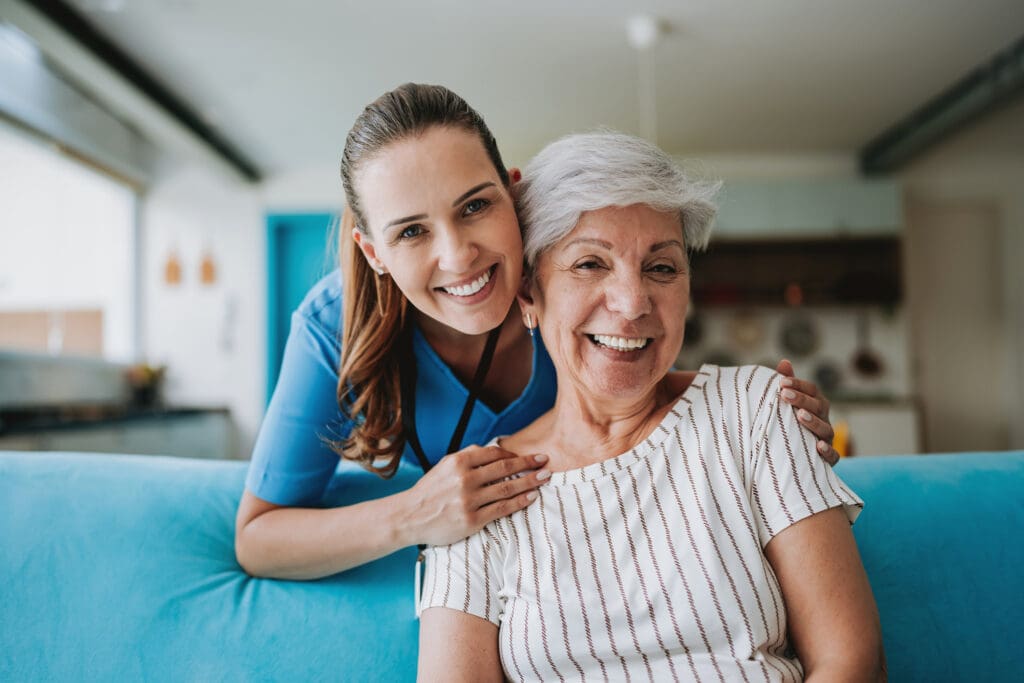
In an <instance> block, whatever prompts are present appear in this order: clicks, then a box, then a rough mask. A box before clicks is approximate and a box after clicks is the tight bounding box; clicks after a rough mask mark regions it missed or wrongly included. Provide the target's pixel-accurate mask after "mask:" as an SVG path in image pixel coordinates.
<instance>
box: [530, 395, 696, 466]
mask: <svg viewBox="0 0 1024 683" xmlns="http://www.w3.org/2000/svg"><path fill="white" fill-rule="evenodd" d="M673 384H675V383H674V382H671V381H669V380H668V379H667V378H666V379H665V380H662V381H661V382H659V383H658V384H657V385H655V386H654V387H653V388H652V389H651V390H650V391H648V392H646V393H645V394H642V395H639V396H636V397H630V398H626V399H611V400H608V399H595V398H594V397H592V396H589V395H586V394H584V393H583V392H581V391H579V390H575V389H574V390H571V391H561V390H560V391H559V392H558V398H557V399H556V400H555V406H554V408H552V410H551V413H549V415H550V417H551V420H550V421H547V424H548V426H549V427H551V430H550V432H549V434H550V450H549V451H545V452H548V453H549V454H550V455H551V457H552V460H553V463H552V464H553V465H554V466H555V467H556V469H575V468H577V467H583V466H585V465H589V464H591V463H595V462H600V461H602V460H607V459H608V458H611V457H615V456H616V455H619V454H621V453H625V452H626V451H628V450H629V449H631V448H633V447H634V446H636V445H637V444H639V443H640V442H641V441H643V440H644V439H645V438H647V437H648V436H649V435H650V433H651V431H652V430H653V429H654V428H655V427H656V426H657V424H658V423H659V422H661V420H662V419H663V418H664V416H665V414H666V413H667V412H668V411H669V410H670V409H671V407H672V405H673V403H674V402H675V399H676V398H677V397H678V393H679V392H678V391H674V389H675V387H674V386H670V385H673ZM559 386H562V385H561V384H560V385H559Z"/></svg>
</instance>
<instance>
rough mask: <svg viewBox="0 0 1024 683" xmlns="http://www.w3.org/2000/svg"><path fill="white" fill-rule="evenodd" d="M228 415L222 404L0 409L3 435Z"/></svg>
mask: <svg viewBox="0 0 1024 683" xmlns="http://www.w3.org/2000/svg"><path fill="white" fill-rule="evenodd" d="M207 414H221V415H228V409H227V408H226V407H223V406H148V407H141V406H130V405H128V406H125V405H106V406H104V405H99V406H96V405H81V406H59V407H50V408H37V409H29V410H25V409H22V410H0V436H5V435H8V434H24V433H33V432H41V431H47V432H48V431H54V430H62V429H83V428H90V427H92V428H104V427H107V426H110V425H111V424H124V423H126V422H132V421H140V420H166V419H174V418H179V417H185V416H190V415H207Z"/></svg>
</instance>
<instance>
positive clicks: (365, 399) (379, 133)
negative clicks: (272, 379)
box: [331, 83, 508, 477]
mask: <svg viewBox="0 0 1024 683" xmlns="http://www.w3.org/2000/svg"><path fill="white" fill-rule="evenodd" d="M431 126H452V127H455V128H462V129H464V130H468V131H470V132H472V133H475V134H477V135H479V136H480V141H481V142H482V143H483V146H484V149H485V150H486V152H487V154H488V156H489V157H490V159H491V161H492V162H493V163H494V167H495V169H496V170H497V171H498V176H499V177H500V178H501V180H502V182H503V183H505V185H508V171H507V170H506V169H505V165H504V164H503V163H502V161H501V155H500V154H499V152H498V145H497V143H496V142H495V140H494V136H493V135H491V131H490V130H489V129H488V128H487V124H486V123H484V120H483V118H481V116H480V115H479V114H478V113H477V112H476V111H474V110H473V108H472V107H470V106H469V105H468V104H466V102H465V100H463V99H462V98H461V97H459V96H458V95H456V94H455V93H454V92H452V91H451V90H448V89H447V88H445V87H443V86H438V85H419V84H416V83H406V84H405V85H402V86H399V87H398V88H395V89H394V90H392V91H390V92H387V93H384V94H383V95H382V96H381V97H379V98H378V99H377V100H375V101H374V102H371V103H370V105H369V106H367V107H366V109H364V110H363V113H362V114H361V115H360V116H359V118H358V119H356V122H355V125H353V126H352V130H351V131H349V134H348V138H347V139H346V141H345V152H344V154H343V155H342V159H341V178H342V182H343V184H344V186H345V198H346V200H347V201H348V209H346V210H345V213H344V215H343V216H342V221H341V231H340V233H341V234H340V235H339V241H340V245H339V248H340V266H341V272H342V277H343V279H344V289H343V296H344V313H343V319H342V336H341V367H340V368H339V370H338V406H339V408H340V409H341V411H342V413H343V414H344V415H346V416H347V417H348V418H349V419H350V420H352V422H353V427H352V431H351V433H350V434H349V437H348V438H347V439H345V440H343V441H339V442H333V443H331V447H332V448H333V449H334V450H335V452H337V453H338V454H339V455H341V457H343V458H345V459H347V460H354V461H356V462H358V463H359V464H361V465H362V466H363V467H364V468H366V469H368V470H370V471H371V472H374V473H376V474H378V475H380V476H381V477H390V476H392V475H393V474H394V473H395V470H397V469H398V464H399V462H400V461H401V459H402V451H403V449H404V448H405V434H404V432H403V430H402V394H401V386H402V382H401V358H402V354H404V353H409V352H411V347H410V346H409V344H410V334H411V331H410V329H409V327H408V326H409V322H410V321H409V315H408V309H409V302H408V300H406V298H405V295H404V294H402V292H401V290H399V289H398V286H397V285H395V283H394V280H392V279H391V276H389V275H387V274H385V275H378V274H377V273H375V272H374V271H373V269H372V268H371V267H370V264H369V263H368V262H367V261H366V259H365V258H364V257H363V255H362V253H361V252H360V250H359V248H358V246H357V245H356V243H355V240H353V239H352V230H353V229H358V230H360V231H361V232H362V233H363V234H364V235H367V236H368V237H369V236H370V233H369V228H368V227H367V225H366V216H365V214H364V212H363V207H362V204H361V202H360V201H359V196H358V194H357V192H356V188H355V176H356V174H357V171H358V168H359V164H360V162H362V161H365V160H366V159H368V158H370V157H372V156H373V155H374V154H375V153H377V152H379V151H380V150H381V149H382V148H383V147H385V146H386V145H388V144H391V143H393V142H397V141H398V140H402V139H404V138H406V137H408V136H410V135H414V134H417V133H420V132H422V131H424V130H426V129H427V128H429V127H431ZM378 463H380V464H379V465H378Z"/></svg>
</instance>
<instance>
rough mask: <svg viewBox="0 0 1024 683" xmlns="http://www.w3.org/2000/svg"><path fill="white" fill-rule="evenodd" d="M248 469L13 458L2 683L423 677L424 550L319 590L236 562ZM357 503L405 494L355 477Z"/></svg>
mask: <svg viewBox="0 0 1024 683" xmlns="http://www.w3.org/2000/svg"><path fill="white" fill-rule="evenodd" d="M245 470H246V464H245V463H241V462H210V461H202V460H186V459H180V458H165V457H152V456H114V455H92V454H78V453H3V454H0V501H2V502H0V508H2V511H3V514H0V543H2V550H0V553H2V561H0V585H3V586H4V587H5V588H4V591H3V599H2V607H0V613H2V615H3V616H2V620H0V680H3V681H27V680H66V681H129V680H130V681H242V680H244V681H310V680H324V679H330V680H390V681H398V680H413V678H414V676H415V663H416V645H417V635H416V633H417V631H416V628H417V622H416V620H415V616H414V603H413V596H412V576H413V563H414V560H415V549H409V550H406V551H403V552H400V553H397V554H395V555H392V556H391V557H388V558H385V559H383V560H380V561H378V562H374V563H371V564H369V565H366V566H364V567H361V568H359V569H355V570H352V571H348V572H345V573H343V574H340V575H337V576H334V577H331V578H328V579H324V580H321V581H313V582H298V581H276V580H268V579H253V578H250V577H249V576H248V575H247V574H246V573H245V572H244V571H242V569H241V568H240V567H239V566H238V564H237V563H236V562H235V555H234V518H235V509H236V506H237V504H238V499H239V497H240V495H241V492H242V486H243V480H244V477H245ZM347 474H349V475H352V476H346V477H343V478H340V479H336V481H337V482H344V483H343V484H341V485H339V486H335V487H334V488H333V490H332V491H331V492H330V495H331V496H332V497H333V498H334V500H335V501H336V502H341V501H345V500H347V501H349V502H355V501H357V500H362V499H365V498H366V497H368V496H369V495H384V494H385V493H388V492H390V491H393V490H397V489H398V488H400V487H404V486H407V485H408V484H409V483H410V482H411V481H413V480H414V478H415V472H414V471H412V470H409V471H405V472H402V473H401V474H400V476H399V478H398V479H397V480H392V481H389V482H382V481H380V480H379V479H378V478H377V477H376V476H375V475H372V474H369V473H364V472H362V471H352V472H348V473H347Z"/></svg>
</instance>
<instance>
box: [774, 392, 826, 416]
mask: <svg viewBox="0 0 1024 683" xmlns="http://www.w3.org/2000/svg"><path fill="white" fill-rule="evenodd" d="M782 400H783V401H785V402H786V403H788V404H789V405H791V406H793V407H794V408H803V409H804V410H806V411H808V412H810V413H811V414H812V415H814V416H815V417H818V418H820V419H822V420H826V421H827V420H828V413H827V412H825V407H824V405H823V402H822V399H820V398H814V397H812V396H808V395H807V394H800V393H797V392H796V391H794V390H793V389H783V390H782Z"/></svg>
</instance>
